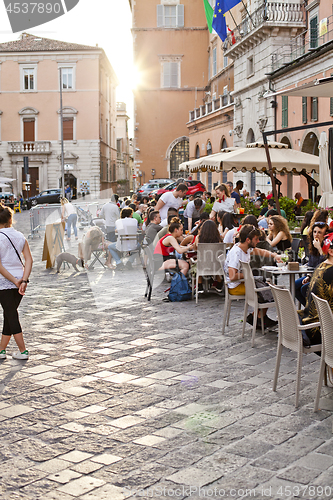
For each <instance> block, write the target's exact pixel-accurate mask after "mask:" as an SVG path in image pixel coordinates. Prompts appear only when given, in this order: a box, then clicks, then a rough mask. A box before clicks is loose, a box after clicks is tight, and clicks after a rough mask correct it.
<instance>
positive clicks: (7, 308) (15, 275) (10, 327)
mask: <svg viewBox="0 0 333 500" xmlns="http://www.w3.org/2000/svg"><path fill="white" fill-rule="evenodd" d="M13 213H14V212H13V210H11V209H10V208H8V207H4V206H2V205H0V304H1V307H2V309H3V330H2V337H1V342H0V359H5V358H6V348H7V345H8V343H9V341H10V337H11V336H12V335H13V336H14V340H15V342H16V344H17V347H18V348H19V351H18V352H17V353H14V354H12V357H13V358H14V359H28V357H29V353H28V351H27V349H26V347H25V343H24V339H23V333H22V328H21V325H20V322H19V316H18V311H17V308H18V306H19V305H20V302H21V300H22V297H23V295H24V294H25V291H26V289H27V285H28V283H29V276H30V273H31V269H32V262H33V261H32V255H31V252H30V248H29V244H28V242H27V240H26V239H25V237H24V236H23V234H22V233H20V232H19V231H16V230H15V229H14V228H13V227H12V223H13ZM22 253H23V256H24V260H25V265H24V264H23V262H22V259H21V254H22Z"/></svg>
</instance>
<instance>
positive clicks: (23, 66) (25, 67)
mask: <svg viewBox="0 0 333 500" xmlns="http://www.w3.org/2000/svg"><path fill="white" fill-rule="evenodd" d="M19 64H20V92H24V93H27V94H29V93H31V92H37V63H19ZM26 70H32V72H33V89H26V88H25V85H24V77H25V71H26Z"/></svg>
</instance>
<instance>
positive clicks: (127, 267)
mask: <svg viewBox="0 0 333 500" xmlns="http://www.w3.org/2000/svg"><path fill="white" fill-rule="evenodd" d="M125 267H126V269H133V266H132V264H131V262H126V264H125Z"/></svg>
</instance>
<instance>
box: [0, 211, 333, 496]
mask: <svg viewBox="0 0 333 500" xmlns="http://www.w3.org/2000/svg"><path fill="white" fill-rule="evenodd" d="M28 217H29V215H28V214H27V213H24V212H23V213H22V214H17V216H16V219H17V225H16V227H17V228H18V229H20V230H22V231H23V232H24V233H25V234H26V235H28V232H29V229H28V223H29V220H28ZM29 241H30V244H31V248H32V252H33V256H34V269H33V273H32V276H31V284H30V285H29V288H28V292H27V295H26V297H24V299H23V301H22V304H21V306H20V314H21V320H22V324H23V326H24V332H25V339H26V343H27V347H28V348H29V351H30V354H31V356H30V359H29V360H28V361H15V360H13V359H12V358H11V356H8V357H7V359H6V360H4V361H2V362H1V365H0V373H1V385H0V392H1V399H0V422H1V426H0V433H1V441H2V446H1V453H0V461H1V463H2V467H1V472H0V474H1V486H0V488H1V490H0V498H1V499H2V500H7V499H8V500H9V499H10V500H12V499H32V500H35V499H42V500H44V499H45V500H47V499H54V500H56V499H57V500H72V499H73V498H75V499H77V498H79V499H82V500H103V499H111V500H121V499H124V498H130V499H133V498H151V497H153V498H171V497H172V498H180V499H183V498H191V499H199V498H206V497H210V498H237V499H245V498H246V499H247V498H254V497H255V498H256V499H263V498H265V499H267V498H271V499H277V498H281V499H287V498H289V499H290V498H295V497H297V498H305V499H310V498H325V499H329V498H330V499H332V498H333V439H332V409H333V390H332V389H330V388H327V387H324V388H323V391H322V398H321V405H320V407H321V411H320V412H318V413H317V414H315V413H314V412H313V405H314V396H315V391H316V382H317V375H318V369H319V358H318V357H317V356H316V355H314V354H311V355H308V356H306V357H304V365H303V377H302V385H301V397H300V407H299V408H298V409H295V407H294V394H295V370H296V360H295V355H294V354H293V353H290V352H288V351H285V352H284V353H283V358H282V365H281V375H280V377H279V381H278V390H277V392H276V393H274V392H273V391H272V378H273V369H274V364H275V353H276V332H269V333H267V334H266V335H265V336H261V334H259V333H258V338H257V340H256V347H255V348H253V349H252V348H251V347H250V331H249V328H248V329H247V331H246V335H245V339H241V321H240V318H241V317H242V311H243V304H242V303H241V302H240V303H239V304H238V305H236V306H235V305H233V306H232V315H231V322H230V327H229V328H228V329H227V331H226V334H225V336H222V335H221V319H222V314H223V304H224V301H223V299H222V298H221V297H218V296H217V295H207V296H200V298H199V304H198V305H197V306H196V305H195V301H193V302H187V303H176V304H171V303H166V302H163V301H162V298H163V288H165V287H166V285H165V283H164V284H161V285H160V286H158V287H157V289H155V290H154V291H153V296H152V301H151V303H147V302H146V300H145V299H144V290H145V282H144V277H143V272H142V269H141V268H140V266H138V265H137V266H135V267H134V270H133V271H125V272H122V273H119V274H116V273H114V272H112V271H110V270H103V269H102V268H98V267H96V269H95V270H94V271H93V272H90V273H87V272H86V271H81V272H79V273H76V272H74V271H73V269H66V270H62V271H61V273H60V274H59V275H57V274H56V273H55V270H45V263H42V262H41V253H42V243H43V238H41V239H39V238H34V239H33V240H31V239H30V240H29ZM72 246H73V247H74V251H75V245H74V244H72ZM72 250H73V248H72ZM271 314H272V313H271ZM14 348H15V346H14V343H13V341H11V343H10V344H9V348H8V353H9V354H10V353H11V352H12V351H13V350H14ZM325 487H326V489H325Z"/></svg>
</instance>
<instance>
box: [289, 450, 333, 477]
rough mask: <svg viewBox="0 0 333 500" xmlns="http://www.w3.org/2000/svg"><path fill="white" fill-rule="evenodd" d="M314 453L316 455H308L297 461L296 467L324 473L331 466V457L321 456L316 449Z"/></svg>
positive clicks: (332, 462)
mask: <svg viewBox="0 0 333 500" xmlns="http://www.w3.org/2000/svg"><path fill="white" fill-rule="evenodd" d="M316 451H317V452H318V453H309V454H308V455H306V456H304V457H302V458H300V459H299V460H297V462H296V465H297V466H302V467H307V468H309V469H315V470H317V471H325V470H327V469H329V468H330V467H332V466H333V456H330V455H323V454H322V453H321V452H320V449H318V448H317V450H316Z"/></svg>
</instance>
